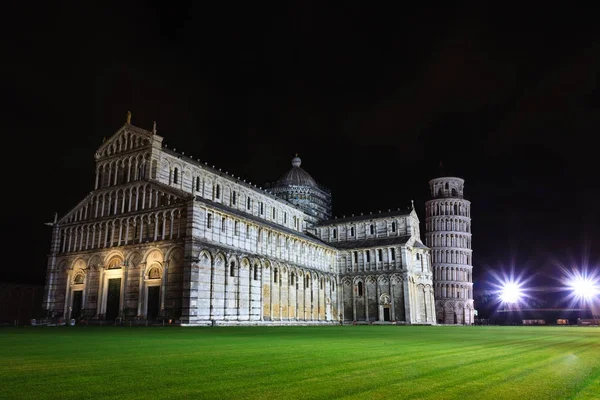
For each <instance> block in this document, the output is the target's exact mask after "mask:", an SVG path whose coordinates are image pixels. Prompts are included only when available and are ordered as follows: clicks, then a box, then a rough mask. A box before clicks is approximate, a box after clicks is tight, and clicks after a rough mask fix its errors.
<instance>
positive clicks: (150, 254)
mask: <svg viewBox="0 0 600 400" xmlns="http://www.w3.org/2000/svg"><path fill="white" fill-rule="evenodd" d="M142 262H145V263H146V264H147V265H150V264H152V263H153V262H159V263H160V264H161V265H162V264H163V262H164V258H163V253H162V251H160V249H158V248H151V249H149V250H148V251H146V254H145V255H144V257H143V260H142Z"/></svg>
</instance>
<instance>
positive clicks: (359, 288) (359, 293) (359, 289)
mask: <svg viewBox="0 0 600 400" xmlns="http://www.w3.org/2000/svg"><path fill="white" fill-rule="evenodd" d="M358 295H359V296H362V295H363V284H362V282H358Z"/></svg>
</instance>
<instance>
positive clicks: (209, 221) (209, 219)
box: [206, 214, 212, 229]
mask: <svg viewBox="0 0 600 400" xmlns="http://www.w3.org/2000/svg"><path fill="white" fill-rule="evenodd" d="M211 227H212V214H206V228H207V229H210V228H211Z"/></svg>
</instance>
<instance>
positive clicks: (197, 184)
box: [196, 176, 200, 192]
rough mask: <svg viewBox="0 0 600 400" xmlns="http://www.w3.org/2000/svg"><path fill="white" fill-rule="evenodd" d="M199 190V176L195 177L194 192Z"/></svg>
mask: <svg viewBox="0 0 600 400" xmlns="http://www.w3.org/2000/svg"><path fill="white" fill-rule="evenodd" d="M199 191H200V177H199V176H197V177H196V192H199Z"/></svg>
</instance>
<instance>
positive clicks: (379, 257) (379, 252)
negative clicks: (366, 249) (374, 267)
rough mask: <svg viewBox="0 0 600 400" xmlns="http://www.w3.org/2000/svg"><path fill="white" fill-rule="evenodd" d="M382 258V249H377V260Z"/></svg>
mask: <svg viewBox="0 0 600 400" xmlns="http://www.w3.org/2000/svg"><path fill="white" fill-rule="evenodd" d="M382 260H383V250H381V249H377V261H379V262H381V261H382Z"/></svg>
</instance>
